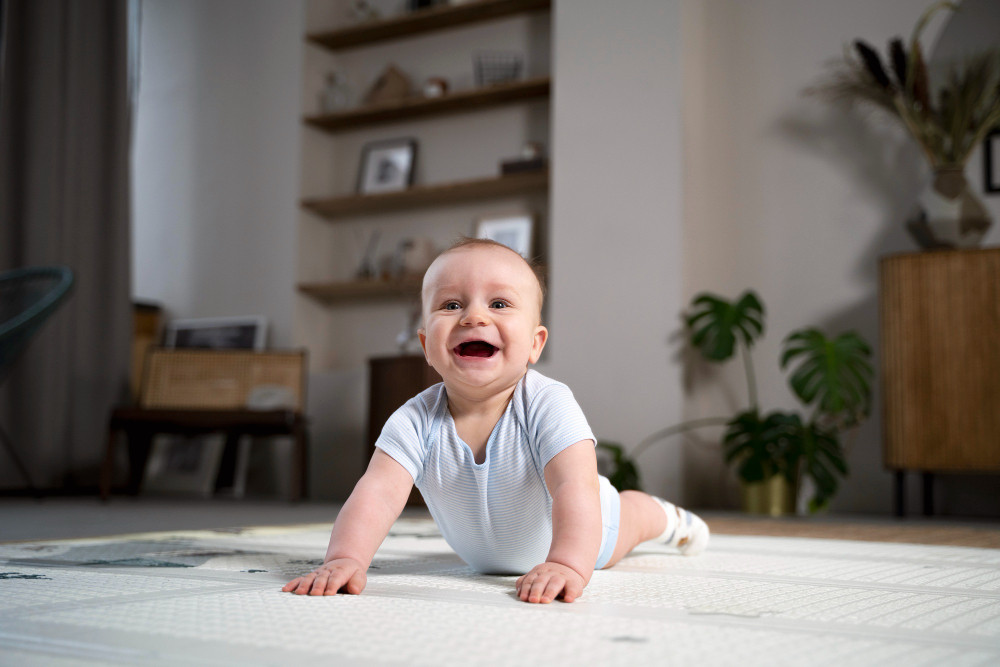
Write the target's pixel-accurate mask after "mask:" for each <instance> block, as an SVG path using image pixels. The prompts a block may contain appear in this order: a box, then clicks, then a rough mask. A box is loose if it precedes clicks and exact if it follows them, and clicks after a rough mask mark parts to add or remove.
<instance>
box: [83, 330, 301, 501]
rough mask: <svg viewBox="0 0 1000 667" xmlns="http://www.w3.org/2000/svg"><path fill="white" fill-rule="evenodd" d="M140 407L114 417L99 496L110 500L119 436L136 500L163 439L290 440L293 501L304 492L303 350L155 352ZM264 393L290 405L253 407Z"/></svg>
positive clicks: (144, 379) (114, 413) (149, 361)
mask: <svg viewBox="0 0 1000 667" xmlns="http://www.w3.org/2000/svg"><path fill="white" fill-rule="evenodd" d="M140 385H141V386H140V394H139V405H138V406H122V407H118V408H115V409H114V410H113V411H112V412H111V416H110V419H109V422H108V443H107V449H106V450H105V457H104V468H103V470H102V474H101V497H102V498H103V499H107V498H108V497H109V496H110V494H111V485H112V477H113V473H114V460H115V455H114V454H115V447H116V444H117V441H118V435H119V434H120V433H124V434H125V435H126V436H127V444H128V458H129V480H128V484H127V487H126V488H127V491H128V492H129V493H131V494H136V493H138V492H139V489H140V487H141V485H142V479H143V475H144V472H145V468H146V462H147V459H148V458H149V453H150V448H151V444H152V440H153V437H154V436H155V435H156V434H159V433H172V434H178V435H187V436H191V435H197V434H205V433H223V434H225V435H226V436H228V438H229V439H230V441H233V442H235V440H236V439H237V438H239V437H240V436H244V435H249V436H289V437H291V438H292V441H293V450H292V479H291V499H292V500H293V501H296V500H300V499H302V498H303V497H304V496H305V493H306V458H307V448H308V430H307V428H306V427H307V423H306V417H305V414H304V407H305V392H306V353H305V351H304V350H289V351H274V350H272V351H267V352H256V351H251V350H201V349H167V348H157V349H153V350H152V351H151V352H150V353H149V354H148V355H147V357H146V363H145V365H144V367H143V372H142V381H141V383H140ZM261 388H271V389H274V388H277V389H279V390H284V391H283V393H285V395H286V396H287V397H288V400H289V401H290V403H288V404H283V405H281V406H278V405H275V406H270V407H268V406H259V405H258V406H257V408H256V409H255V408H254V407H252V406H251V405H250V403H251V399H250V397H251V395H252V394H254V393H255V390H259V389H261Z"/></svg>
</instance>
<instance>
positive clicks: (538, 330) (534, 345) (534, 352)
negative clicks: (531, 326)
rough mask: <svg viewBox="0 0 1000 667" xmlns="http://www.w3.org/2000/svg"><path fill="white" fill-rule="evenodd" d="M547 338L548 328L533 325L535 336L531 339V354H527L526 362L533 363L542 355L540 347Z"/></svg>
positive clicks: (543, 345) (542, 346) (541, 347)
mask: <svg viewBox="0 0 1000 667" xmlns="http://www.w3.org/2000/svg"><path fill="white" fill-rule="evenodd" d="M548 339H549V330H548V329H546V328H545V327H543V326H541V325H538V326H537V327H535V337H534V338H533V339H532V340H531V354H530V355H529V356H528V363H529V364H533V363H535V362H536V361H538V357H540V356H541V355H542V349H543V348H544V347H545V343H546V341H548Z"/></svg>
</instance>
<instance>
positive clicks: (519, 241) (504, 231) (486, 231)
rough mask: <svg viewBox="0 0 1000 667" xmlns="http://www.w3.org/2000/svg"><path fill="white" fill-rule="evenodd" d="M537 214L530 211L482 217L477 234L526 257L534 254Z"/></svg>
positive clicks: (529, 257) (478, 222)
mask: <svg viewBox="0 0 1000 667" xmlns="http://www.w3.org/2000/svg"><path fill="white" fill-rule="evenodd" d="M534 232H535V216H534V215H532V214H530V213H510V214H506V215H494V216H488V217H483V218H480V219H479V220H477V221H476V228H475V236H476V238H479V239H490V240H491V241H496V242H497V243H502V244H503V245H505V246H507V247H508V248H510V249H511V250H513V251H514V252H516V253H517V254H519V255H521V257H524V258H525V259H529V260H530V259H531V258H532V257H533V256H534V250H535V248H534Z"/></svg>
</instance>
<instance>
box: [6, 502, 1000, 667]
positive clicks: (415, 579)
mask: <svg viewBox="0 0 1000 667" xmlns="http://www.w3.org/2000/svg"><path fill="white" fill-rule="evenodd" d="M329 529H330V526H329V525H313V526H299V527H294V528H258V529H250V530H243V531H239V532H232V533H227V532H208V531H203V532H192V533H157V534H143V535H128V536H122V537H117V538H111V539H101V540H72V541H53V542H32V543H19V544H0V664H3V665H63V664H66V665H69V664H120V663H124V664H172V665H181V664H183V665H188V664H244V665H247V664H265V665H299V664H325V665H333V664H336V665H355V664H359V665H368V664H403V665H492V664H497V665H501V664H508V665H534V664H543V665H590V664H593V665H616V664H621V665H658V666H663V665H697V666H699V667H702V666H704V665H740V667H748V666H750V665H852V666H853V665H906V666H907V667H910V666H912V665H935V666H937V665H948V666H949V667H951V666H954V665H998V664H1000V550H996V549H975V548H969V547H942V546H918V545H909V544H888V543H877V542H850V541H840V540H821V539H804V538H777V537H733V536H726V535H718V536H713V541H712V544H711V547H710V548H709V551H708V552H707V553H705V554H703V555H702V556H698V557H694V558H684V557H681V556H678V555H675V554H674V553H671V552H670V551H669V550H667V549H665V548H659V547H655V546H648V547H646V546H644V547H642V548H640V549H639V550H637V551H636V552H635V553H633V555H632V556H630V557H629V558H627V559H626V560H624V561H622V563H620V564H619V565H618V566H617V567H615V568H614V569H612V570H609V571H603V572H597V573H595V574H594V577H593V579H592V581H591V583H590V585H589V586H588V588H587V590H586V592H585V594H584V596H583V597H582V598H581V599H580V600H579V601H577V602H574V603H572V604H565V603H559V602H556V603H553V604H550V605H544V606H539V605H528V604H526V603H523V602H520V601H518V600H517V599H516V598H515V597H514V594H513V587H514V579H515V578H514V577H491V576H481V575H477V574H474V573H473V572H472V571H470V570H469V569H468V568H467V567H466V566H465V565H464V564H463V563H462V562H461V561H460V560H459V559H458V557H457V556H455V555H454V553H452V552H451V551H450V550H449V549H448V547H447V545H446V544H445V543H444V541H443V540H442V539H441V538H440V536H439V534H438V533H437V530H436V528H435V526H434V524H433V523H431V522H430V521H426V520H412V519H411V520H401V521H399V522H398V523H397V524H396V526H395V527H394V529H393V531H392V533H391V535H390V536H389V538H388V539H386V541H385V543H384V544H383V545H382V548H381V550H380V551H379V553H378V556H377V557H376V560H375V562H374V564H373V568H372V569H371V570H370V571H369V578H368V588H367V589H366V590H365V593H364V594H363V595H361V596H346V595H341V596H336V597H326V598H310V597H298V596H294V595H291V594H288V593H282V592H280V588H281V586H282V585H283V584H284V583H285V582H286V581H287V580H289V579H290V578H292V577H294V576H296V575H298V574H300V573H303V572H306V571H308V570H310V569H312V567H314V566H315V565H316V564H318V563H319V559H320V558H322V556H323V553H324V552H325V549H326V542H327V538H328V536H329Z"/></svg>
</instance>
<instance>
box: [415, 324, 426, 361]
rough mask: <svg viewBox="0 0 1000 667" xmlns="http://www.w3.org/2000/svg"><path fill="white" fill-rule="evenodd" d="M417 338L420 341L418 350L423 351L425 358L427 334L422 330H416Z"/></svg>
mask: <svg viewBox="0 0 1000 667" xmlns="http://www.w3.org/2000/svg"><path fill="white" fill-rule="evenodd" d="M417 338H419V339H420V349H422V350H423V351H424V357H426V356H427V332H426V331H424V329H422V328H421V329H417Z"/></svg>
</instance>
